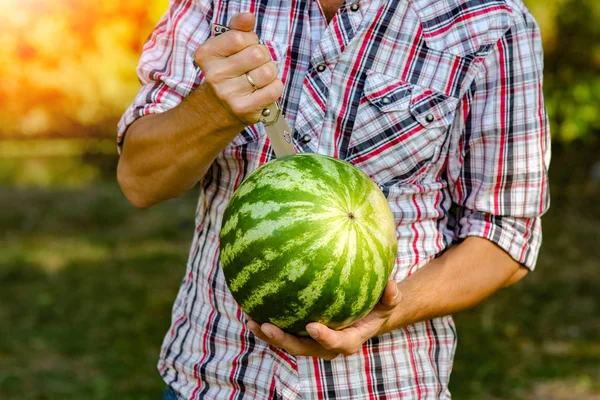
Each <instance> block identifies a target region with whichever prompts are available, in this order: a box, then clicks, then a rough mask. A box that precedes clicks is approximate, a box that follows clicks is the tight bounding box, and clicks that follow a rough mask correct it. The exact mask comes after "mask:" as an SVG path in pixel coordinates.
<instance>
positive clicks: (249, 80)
mask: <svg viewBox="0 0 600 400" xmlns="http://www.w3.org/2000/svg"><path fill="white" fill-rule="evenodd" d="M244 75H246V80H247V81H248V83H249V84H250V86H252V89H253V90H256V89H258V86H256V83H254V81H253V80H252V78H251V77H250V74H248V73H246V74H244Z"/></svg>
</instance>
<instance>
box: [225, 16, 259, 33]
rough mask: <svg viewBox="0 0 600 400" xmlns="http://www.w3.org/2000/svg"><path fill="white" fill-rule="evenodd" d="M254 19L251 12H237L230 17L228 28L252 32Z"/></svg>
mask: <svg viewBox="0 0 600 400" xmlns="http://www.w3.org/2000/svg"><path fill="white" fill-rule="evenodd" d="M255 22H256V19H255V18H254V14H252V13H238V14H235V15H234V16H233V17H231V21H229V28H231V29H235V30H238V31H244V32H252V30H253V29H254V24H255Z"/></svg>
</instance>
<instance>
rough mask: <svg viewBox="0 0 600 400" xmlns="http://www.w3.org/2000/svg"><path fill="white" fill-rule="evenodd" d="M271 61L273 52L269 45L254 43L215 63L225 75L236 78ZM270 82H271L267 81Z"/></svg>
mask: <svg viewBox="0 0 600 400" xmlns="http://www.w3.org/2000/svg"><path fill="white" fill-rule="evenodd" d="M270 61H271V53H270V52H269V49H268V48H267V46H265V45H262V44H254V45H251V46H248V47H246V48H245V49H243V50H242V51H240V52H238V53H235V54H233V55H231V56H230V57H228V58H227V59H224V60H219V61H218V63H215V68H219V69H221V70H222V73H223V75H224V76H226V77H228V78H234V77H236V76H240V75H243V74H245V73H246V72H248V71H252V70H254V69H256V68H259V67H261V66H262V65H264V64H267V63H269V62H270ZM267 83H269V82H267Z"/></svg>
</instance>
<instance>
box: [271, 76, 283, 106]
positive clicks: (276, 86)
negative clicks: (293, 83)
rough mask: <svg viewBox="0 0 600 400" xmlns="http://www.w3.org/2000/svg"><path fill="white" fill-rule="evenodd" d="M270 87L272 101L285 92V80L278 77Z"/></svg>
mask: <svg viewBox="0 0 600 400" xmlns="http://www.w3.org/2000/svg"><path fill="white" fill-rule="evenodd" d="M269 89H270V90H269V97H270V98H271V101H275V100H277V99H278V98H280V97H281V94H282V93H283V82H281V81H280V80H279V79H277V80H275V81H273V82H272V83H271V85H270V86H269Z"/></svg>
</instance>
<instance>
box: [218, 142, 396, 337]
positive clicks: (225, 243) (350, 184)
mask: <svg viewBox="0 0 600 400" xmlns="http://www.w3.org/2000/svg"><path fill="white" fill-rule="evenodd" d="M350 213H352V214H353V216H354V219H351V218H350V217H349V214H350ZM396 249H397V240H396V231H395V224H394V218H393V216H392V212H391V210H390V208H389V205H388V203H387V200H386V199H385V197H384V196H383V194H382V193H381V191H380V190H379V188H378V187H377V185H376V184H375V183H374V182H373V181H371V180H370V179H369V177H368V176H367V175H366V174H364V173H363V172H362V171H360V170H359V169H357V168H355V167H353V166H352V165H350V164H348V163H346V162H344V161H340V160H338V159H335V158H331V157H327V156H322V155H315V154H297V155H294V156H291V157H286V158H282V159H278V160H275V161H271V162H269V163H267V164H265V165H263V166H262V167H260V168H258V169H257V170H256V171H254V172H253V173H252V174H250V175H249V176H248V177H247V178H246V180H245V181H244V182H243V183H242V184H241V185H240V187H239V188H238V190H237V191H236V192H235V193H234V195H233V197H232V198H231V200H230V202H229V204H228V206H227V208H226V210H225V214H224V217H223V225H222V229H221V263H222V267H223V271H224V274H225V278H226V281H227V285H228V286H229V289H230V291H231V293H232V295H233V297H234V298H235V300H236V301H237V302H238V303H239V304H240V306H241V307H242V309H243V310H244V311H245V312H246V313H247V314H248V315H250V316H251V317H252V318H253V319H254V320H255V321H257V322H260V323H262V322H267V321H269V322H272V323H274V324H276V325H278V326H280V327H281V328H283V329H285V330H287V331H288V332H292V333H296V334H305V326H306V324H307V323H308V322H312V321H318V322H322V323H325V324H327V325H328V326H330V327H332V328H336V329H339V328H342V327H344V326H347V325H349V324H351V323H352V322H353V321H355V320H357V319H359V318H361V317H363V316H364V315H366V314H367V313H368V312H369V311H370V310H371V309H372V308H373V307H374V306H375V304H376V303H377V301H378V300H379V298H380V297H381V294H382V292H383V289H384V287H385V284H386V282H387V280H388V278H389V276H390V274H391V271H392V268H393V266H394V261H395V258H396Z"/></svg>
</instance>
